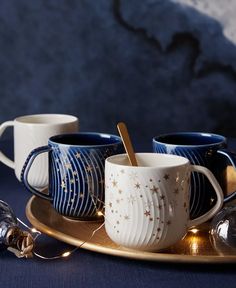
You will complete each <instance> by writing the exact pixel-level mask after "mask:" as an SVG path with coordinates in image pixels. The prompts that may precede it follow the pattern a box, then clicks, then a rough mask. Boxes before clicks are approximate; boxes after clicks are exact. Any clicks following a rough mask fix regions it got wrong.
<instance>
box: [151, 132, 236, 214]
mask: <svg viewBox="0 0 236 288" xmlns="http://www.w3.org/2000/svg"><path fill="white" fill-rule="evenodd" d="M153 151H154V152H157V153H167V154H175V155H179V156H183V157H186V158H188V159H189V161H190V162H191V164H195V165H202V166H204V167H206V168H208V169H209V170H211V172H212V173H213V174H214V176H215V177H216V179H217V180H218V182H219V184H220V186H221V187H222V190H223V192H224V195H225V196H224V202H227V201H229V200H231V199H233V198H235V196H236V192H233V193H227V191H226V186H227V177H226V176H227V175H226V168H227V166H228V165H232V166H233V167H234V168H235V167H236V156H235V154H234V153H232V152H230V151H229V150H227V141H226V138H225V137H224V136H221V135H217V134H211V133H200V132H179V133H170V134H163V135H159V136H157V137H154V138H153ZM235 171H236V170H235ZM215 202H216V195H215V191H214V189H213V188H212V186H211V185H210V183H209V181H208V180H207V178H206V177H205V176H204V175H199V174H196V173H193V174H192V177H191V197H190V215H191V217H192V218H193V217H197V216H199V215H202V214H203V213H205V211H207V210H209V209H210V208H211V207H212V206H214V204H215Z"/></svg>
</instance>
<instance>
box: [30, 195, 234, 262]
mask: <svg viewBox="0 0 236 288" xmlns="http://www.w3.org/2000/svg"><path fill="white" fill-rule="evenodd" d="M26 216H27V218H28V219H29V221H30V223H31V224H32V225H33V226H34V227H35V228H36V229H38V230H39V231H41V232H43V233H45V234H47V235H49V236H52V237H54V238H56V239H58V240H61V241H64V242H66V243H68V244H71V245H74V246H78V247H81V248H83V249H87V250H91V251H95V252H99V253H104V254H109V255H113V256H119V257H126V258H131V259H139V260H145V261H162V262H176V263H236V254H232V251H230V250H229V249H227V248H225V247H223V248H222V247H216V245H215V244H214V243H212V241H210V237H209V236H210V235H209V232H208V231H209V226H208V224H204V225H202V226H200V227H197V228H198V229H195V230H194V229H193V230H192V231H190V232H189V233H188V234H187V235H186V236H185V237H184V238H183V239H182V240H181V241H179V242H178V243H177V244H176V245H174V246H172V247H170V248H168V249H167V250H163V251H161V252H155V253H153V252H142V251H136V250H128V249H125V248H122V247H120V246H118V245H116V244H115V243H114V242H112V240H110V238H109V237H108V236H107V234H106V232H105V229H104V227H101V225H102V222H88V221H74V220H70V219H68V218H65V217H63V216H61V215H60V214H58V213H57V212H56V211H55V210H54V208H53V207H52V205H51V204H50V203H49V202H48V201H46V200H43V199H41V198H38V197H35V196H33V197H31V198H30V200H29V201H28V203H27V206H26ZM99 227H101V228H100V229H99V230H97V231H96V233H94V231H95V230H96V229H97V228H99Z"/></svg>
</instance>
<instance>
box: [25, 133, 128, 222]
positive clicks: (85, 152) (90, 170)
mask: <svg viewBox="0 0 236 288" xmlns="http://www.w3.org/2000/svg"><path fill="white" fill-rule="evenodd" d="M44 152H48V153H49V187H48V193H44V192H41V191H40V190H37V189H35V188H34V187H32V186H31V185H30V184H29V181H28V175H29V172H30V168H31V166H32V164H33V162H34V159H35V158H36V157H37V156H38V155H39V154H41V153H44ZM123 152H124V148H123V144H122V140H121V138H120V137H119V136H115V135H109V134H101V133H90V132H85V133H73V134H63V135H56V136H53V137H51V138H50V139H49V140H48V145H47V146H43V147H39V148H36V149H35V150H33V151H32V152H31V153H30V155H29V156H28V158H27V160H26V162H25V165H24V167H23V169H22V173H21V181H22V182H23V184H24V185H25V187H26V188H27V189H28V190H29V191H30V192H32V193H33V194H35V195H37V196H39V197H41V198H44V199H46V200H49V201H51V202H52V204H53V207H54V208H55V209H56V211H57V212H58V213H60V214H62V215H64V216H67V217H70V218H75V219H81V220H94V219H97V218H98V217H97V216H98V215H97V212H98V211H101V210H102V209H103V206H104V167H105V159H106V158H107V157H109V156H111V155H114V154H120V153H123ZM39 177H40V171H39Z"/></svg>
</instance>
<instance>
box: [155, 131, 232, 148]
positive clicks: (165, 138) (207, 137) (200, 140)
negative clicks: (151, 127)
mask: <svg viewBox="0 0 236 288" xmlns="http://www.w3.org/2000/svg"><path fill="white" fill-rule="evenodd" d="M153 141H154V142H159V143H163V144H170V145H188V146H194V145H198V146H199V145H216V144H220V143H222V142H226V138H225V137H224V136H221V135H217V134H211V133H200V132H199V133H198V132H183V133H181V132H180V133H174V134H164V135H160V136H157V137H154V138H153Z"/></svg>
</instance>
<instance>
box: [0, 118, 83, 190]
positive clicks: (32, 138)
mask: <svg viewBox="0 0 236 288" xmlns="http://www.w3.org/2000/svg"><path fill="white" fill-rule="evenodd" d="M11 126H13V128H14V133H13V134H14V161H13V160H11V159H9V158H8V157H7V156H6V155H5V154H3V153H2V152H0V161H1V162H3V163H4V164H6V165H7V166H9V167H11V168H13V169H14V170H15V174H16V177H17V179H18V180H20V174H21V170H22V168H23V165H24V163H25V160H26V158H27V156H28V155H29V153H30V152H31V151H32V150H33V149H35V148H36V147H39V146H42V145H46V144H47V143H48V139H49V137H51V136H53V135H56V134H63V133H71V132H78V129H79V121H78V118H77V117H75V116H72V115H64V114H35V115H26V116H21V117H18V118H16V119H15V120H14V121H7V122H4V123H3V124H1V126H0V136H1V135H2V134H3V132H4V131H5V129H6V128H8V127H11ZM47 171H48V162H47V157H46V156H44V155H41V156H40V157H39V158H38V159H37V160H36V161H35V163H34V164H33V166H32V169H31V171H30V174H29V183H30V184H31V185H33V186H34V187H37V188H43V187H44V186H46V185H47V184H48V172H47Z"/></svg>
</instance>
